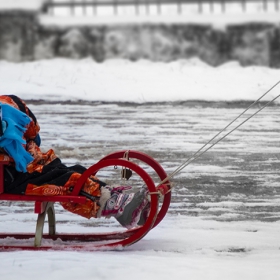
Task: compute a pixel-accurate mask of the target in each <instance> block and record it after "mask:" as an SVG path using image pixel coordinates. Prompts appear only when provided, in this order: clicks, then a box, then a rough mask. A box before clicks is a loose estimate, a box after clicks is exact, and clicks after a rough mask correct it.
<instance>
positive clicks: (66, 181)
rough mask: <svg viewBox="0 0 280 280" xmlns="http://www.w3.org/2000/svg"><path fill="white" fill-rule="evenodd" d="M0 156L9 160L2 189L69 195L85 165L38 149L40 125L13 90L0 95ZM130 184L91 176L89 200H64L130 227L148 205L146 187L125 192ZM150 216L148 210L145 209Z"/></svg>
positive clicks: (83, 213) (87, 185)
mask: <svg viewBox="0 0 280 280" xmlns="http://www.w3.org/2000/svg"><path fill="white" fill-rule="evenodd" d="M0 107H1V111H2V119H1V120H0V136H1V137H0V160H1V161H3V160H4V161H9V165H5V167H4V191H5V193H11V194H25V195H48V196H49V195H68V194H70V193H71V191H72V190H73V188H74V186H75V184H76V182H77V180H78V179H79V178H80V176H81V174H82V173H83V172H84V171H85V170H86V168H85V167H83V166H81V165H75V166H71V167H67V166H65V165H64V164H62V163H61V160H60V159H59V158H58V157H57V156H56V155H55V153H54V151H53V150H52V149H51V150H49V151H47V152H46V153H43V152H42V151H41V149H40V143H41V139H40V135H39V130H40V126H39V124H38V122H37V119H36V117H35V116H34V114H33V113H32V112H31V110H30V109H29V108H28V107H27V106H26V104H25V102H24V101H22V100H21V99H20V98H19V97H17V96H14V95H1V96H0ZM125 189H126V187H115V188H112V187H110V186H108V185H106V183H104V182H102V181H100V180H99V179H98V178H97V177H95V176H91V177H90V178H88V179H87V180H86V182H85V183H84V186H83V188H82V192H81V195H83V194H84V195H86V197H87V201H86V203H85V204H78V203H72V202H61V205H62V206H63V207H64V208H65V209H66V210H68V211H70V212H73V213H75V214H78V215H81V216H83V217H86V218H88V219H89V218H91V217H94V218H98V217H115V218H116V219H117V220H118V221H119V223H120V224H121V225H122V226H124V227H127V228H132V227H134V226H136V225H137V224H139V220H140V218H141V223H143V222H144V220H143V219H142V218H143V214H144V212H147V209H149V201H148V198H147V189H146V188H142V189H140V190H139V191H138V192H136V193H135V194H134V193H131V194H127V193H125V192H124V190H125ZM145 216H146V215H145Z"/></svg>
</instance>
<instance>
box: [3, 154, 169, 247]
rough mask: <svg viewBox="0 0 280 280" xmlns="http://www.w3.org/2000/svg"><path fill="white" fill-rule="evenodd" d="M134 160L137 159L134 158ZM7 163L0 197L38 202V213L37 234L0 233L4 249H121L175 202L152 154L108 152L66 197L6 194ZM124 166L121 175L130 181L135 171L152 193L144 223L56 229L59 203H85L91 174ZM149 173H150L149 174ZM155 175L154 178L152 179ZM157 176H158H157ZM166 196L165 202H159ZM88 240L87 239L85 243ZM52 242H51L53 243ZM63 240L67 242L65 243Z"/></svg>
mask: <svg viewBox="0 0 280 280" xmlns="http://www.w3.org/2000/svg"><path fill="white" fill-rule="evenodd" d="M132 160H133V161H132ZM5 164H7V163H6V162H0V200H5V201H18V202H32V201H33V202H34V213H35V214H38V217H37V225H36V230H35V234H34V233H0V240H1V241H0V242H1V243H0V250H86V251H94V250H103V249H105V250H106V249H119V248H123V247H126V246H129V245H131V244H133V243H135V242H137V241H139V240H140V239H142V238H143V237H144V236H145V235H146V234H147V233H148V232H149V231H150V230H151V229H152V228H154V227H155V226H157V225H158V224H159V223H160V222H161V220H162V219H163V218H164V216H165V214H166V212H167V210H168V208H169V205H170V201H171V192H170V186H169V182H168V181H166V182H164V184H160V185H158V186H157V185H156V184H155V181H157V180H159V181H163V180H164V179H166V178H167V174H166V172H165V171H164V169H163V168H162V167H161V166H160V164H159V163H158V162H157V161H156V160H154V159H153V158H152V157H150V156H148V155H147V154H144V153H142V152H138V151H117V152H114V153H112V154H109V155H107V156H106V157H104V158H103V159H101V160H100V161H99V162H97V163H96V164H94V165H92V166H91V167H89V168H88V169H87V170H86V171H85V172H84V173H83V175H82V176H81V177H80V179H79V180H78V182H77V183H76V185H75V186H74V189H73V191H72V193H71V195H67V196H66V195H63V196H31V195H15V194H6V193H4V186H3V185H4V179H3V167H4V165H5ZM140 164H141V165H144V167H141V166H140ZM118 167H121V172H120V173H121V177H122V179H124V180H128V179H129V177H130V176H131V174H132V172H133V176H134V174H137V175H138V177H137V181H139V179H141V181H142V184H145V185H146V186H147V188H148V190H149V195H150V211H149V215H148V218H147V220H146V222H145V223H144V224H143V226H138V227H135V228H133V229H130V230H125V231H118V232H116V231H114V232H109V233H90V234H88V233H80V234H79V233H73V234H69V233H58V232H57V231H56V220H55V209H54V203H55V202H75V203H85V201H86V199H87V198H86V197H85V196H82V195H80V191H81V189H82V186H83V184H84V183H85V181H86V180H87V178H88V177H89V176H91V175H96V174H97V173H98V172H99V171H101V170H103V169H105V168H106V169H108V168H109V169H111V170H114V171H115V169H118ZM146 170H147V171H146ZM148 172H149V173H148ZM152 177H153V179H152ZM154 177H155V179H154ZM159 197H162V201H159ZM46 216H47V218H48V234H43V228H44V223H45V219H46ZM9 238H13V239H15V240H25V239H31V238H34V245H32V246H31V245H23V244H21V245H8V244H7V243H8V242H6V241H7V240H9ZM42 240H54V241H55V240H61V241H63V242H60V244H52V245H42ZM85 241H87V242H86V243H85ZM49 243H51V242H49ZM53 243H54V242H53ZM61 243H63V244H62V245H61Z"/></svg>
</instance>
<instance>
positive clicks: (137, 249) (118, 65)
mask: <svg viewBox="0 0 280 280" xmlns="http://www.w3.org/2000/svg"><path fill="white" fill-rule="evenodd" d="M279 79H280V69H270V68H266V67H256V66H250V67H241V66H240V65H239V64H238V63H236V62H229V63H227V64H224V65H221V66H219V67H216V68H214V67H210V66H209V65H206V64H205V63H203V62H202V61H200V60H198V59H196V58H193V59H189V60H180V61H176V62H171V63H159V62H158V63H155V62H150V61H145V60H142V61H138V62H130V61H126V60H118V59H113V60H108V61H106V62H104V63H101V64H100V63H96V62H95V61H93V60H92V59H90V58H88V59H83V60H69V59H61V58H58V59H53V60H42V61H35V62H24V63H10V62H6V61H1V62H0V81H1V88H0V93H1V94H16V95H18V96H20V97H21V98H22V99H24V100H29V101H30V102H31V101H32V100H37V101H38V100H43V102H42V104H43V105H40V106H38V108H39V107H40V109H36V108H37V107H36V104H35V103H32V105H31V108H32V110H33V111H34V112H35V113H36V112H42V116H40V117H38V119H39V122H40V124H41V127H42V138H43V143H44V139H46V142H47V146H48V145H54V148H55V146H56V145H57V146H62V145H63V146H64V147H68V150H67V149H64V150H63V151H62V152H61V156H65V157H66V160H67V163H75V160H76V159H77V158H76V154H78V153H79V152H81V150H78V149H79V148H80V149H82V148H83V147H79V143H78V140H79V139H80V141H82V142H83V146H84V145H86V140H85V139H84V138H82V135H83V133H86V134H87V135H88V136H89V137H92V138H94V135H91V136H90V132H89V129H90V125H92V124H90V122H89V119H90V116H91V115H90V107H86V106H84V107H81V110H83V108H84V110H85V111H83V117H84V119H83V120H84V123H83V122H78V120H77V118H78V117H79V113H81V112H80V111H79V110H80V109H79V108H80V107H75V108H76V110H77V111H75V112H71V111H68V107H67V105H65V104H67V102H66V101H67V100H68V101H72V102H77V103H78V101H80V102H84V103H85V104H86V103H87V102H88V103H90V102H93V104H96V106H99V105H98V104H99V102H102V101H103V102H105V105H102V103H101V105H100V106H101V107H98V108H100V109H102V111H101V112H102V114H101V115H100V116H99V117H100V122H101V124H105V125H104V126H102V125H96V124H95V125H94V127H95V128H94V129H96V132H98V133H99V134H98V135H100V137H101V141H102V142H103V141H105V142H106V145H110V143H111V142H112V143H114V145H115V146H113V148H116V147H117V145H118V144H119V146H121V145H123V140H124V138H125V137H126V136H125V135H126V133H128V131H126V127H122V125H121V124H119V123H114V122H113V123H112V124H111V125H110V122H107V121H106V112H108V113H109V112H110V120H112V121H114V116H115V118H117V114H121V111H122V108H117V109H116V107H114V106H117V105H114V104H113V105H111V104H112V102H117V104H126V102H129V103H134V104H138V105H141V104H149V103H153V104H152V105H150V106H157V104H159V102H163V103H164V104H166V105H165V106H167V107H165V110H166V111H164V112H159V113H157V114H158V115H155V114H154V113H153V110H151V109H150V110H145V108H142V107H137V106H134V107H128V109H126V107H123V108H125V110H124V111H125V113H126V114H127V116H128V121H129V120H130V119H129V117H130V116H131V114H132V115H133V118H134V119H136V118H137V112H138V114H139V115H138V118H139V121H140V119H142V118H143V119H147V122H146V124H145V125H146V130H148V124H149V120H151V119H152V118H153V117H154V118H155V117H156V118H157V119H158V118H160V117H161V116H163V115H161V114H163V113H165V112H170V116H169V118H170V120H172V118H173V117H172V116H175V113H174V115H173V111H172V110H174V111H179V112H180V114H181V117H182V118H183V114H184V113H185V112H186V110H184V108H183V107H180V108H179V107H176V106H179V105H180V104H182V103H184V102H190V101H211V102H229V103H234V102H237V101H243V102H247V101H249V102H252V101H254V100H256V99H258V98H259V97H260V96H261V95H263V94H264V93H265V92H266V91H268V90H269V89H270V88H271V87H272V86H273V85H276V83H277V82H278V81H279ZM279 92H280V86H279V85H277V86H276V87H275V88H274V89H273V90H271V91H270V92H269V93H268V94H267V95H266V96H265V97H264V100H266V101H269V100H271V99H273V98H275V97H277V95H278V94H279ZM44 102H45V103H46V104H47V105H44ZM50 103H51V104H53V106H50V105H49V104H50ZM60 103H62V105H61V104H60ZM84 103H83V104H84ZM107 103H108V104H107ZM275 103H276V104H279V100H276V101H275ZM123 106H125V105H123ZM199 106H200V105H199ZM168 108H169V109H168ZM176 108H178V109H177V110H176ZM278 108H279V107H278V106H275V107H273V108H272V109H270V111H271V112H273V110H278ZM40 110H41V111H40ZM106 110H107V111H106ZM115 110H116V111H115ZM137 110H139V111H137ZM168 110H169V111H168ZM204 111H205V110H204V109H203V108H201V109H200V111H198V112H196V113H195V114H194V115H193V119H191V121H192V124H193V123H195V122H199V121H200V118H203V113H204ZM63 112H64V113H65V116H63ZM114 112H115V113H114ZM226 112H227V109H223V112H222V113H223V114H225V115H226ZM234 113H237V112H235V111H234ZM71 114H73V116H72V115H71ZM114 114H115V115H114ZM68 116H69V118H71V117H73V119H74V120H76V121H77V122H74V123H73V125H71V126H63V122H67V118H68ZM278 116H279V114H276V115H275V117H276V118H277V117H278ZM215 118H217V116H216V112H215V110H212V111H211V120H213V121H215ZM232 118H233V116H230V117H229V116H227V119H226V121H227V123H228V122H229V121H230V120H231V119H232ZM271 118H272V119H271V122H273V124H274V125H276V124H277V122H278V123H279V120H275V119H273V117H271ZM104 120H105V121H104ZM175 120H176V119H175ZM259 120H260V122H261V118H260V119H259ZM269 120H270V118H269V116H268V118H267V119H266V122H264V123H262V122H261V123H260V125H259V126H260V127H263V129H264V130H266V129H267V131H268V132H270V133H271V135H272V136H271V139H272V140H273V139H274V140H275V139H276V140H277V137H278V136H277V135H274V134H273V131H274V128H275V129H277V127H276V126H275V127H270V126H269V122H270V121H269ZM180 121H182V120H180ZM188 121H190V119H188V120H186V125H187V124H188ZM218 121H220V120H218ZM209 122H210V121H209ZM78 124H79V125H78ZM216 124H217V123H215V124H214V123H213V130H216V129H217V127H215V125H216ZM114 125H117V126H118V127H117V128H114V127H113V126H114ZM132 125H133V123H131V124H129V126H131V127H132ZM174 126H176V124H175V122H174ZM217 126H218V127H220V123H219V125H217ZM252 126H254V125H252ZM83 127H84V129H83ZM131 127H130V129H132V133H131V134H127V135H129V136H127V137H130V138H131V139H130V141H135V142H138V147H141V145H142V142H141V141H142V140H141V138H140V134H141V135H142V137H143V146H142V147H145V148H147V149H149V150H153V149H154V150H155V151H157V152H160V151H162V149H163V148H164V147H165V148H167V147H169V148H170V147H171V148H174V149H178V152H181V153H184V152H186V151H188V152H189V151H190V150H192V152H195V151H196V150H197V149H198V148H199V147H200V145H198V143H199V142H200V141H202V142H204V141H206V139H204V138H206V136H209V135H203V136H202V134H203V130H204V127H203V126H202V127H201V128H200V130H197V131H196V134H194V137H195V139H193V140H189V141H190V142H192V141H193V142H192V145H191V146H190V145H184V143H183V140H184V139H183V138H180V137H182V135H184V134H183V133H184V132H180V137H177V136H176V134H175V133H176V131H174V130H172V127H168V129H170V134H167V135H166V137H167V138H166V137H164V135H161V134H160V133H158V135H159V138H155V137H156V136H154V137H152V136H151V135H150V134H149V133H147V136H145V128H144V127H143V128H140V129H141V133H140V134H137V133H136V132H137V127H134V129H133V128H131ZM139 127H140V126H139ZM222 127H223V126H222ZM222 127H221V128H222ZM110 129H113V131H114V133H115V134H114V136H116V137H117V139H115V138H114V137H112V135H110V131H112V130H110ZM127 129H128V128H127ZM118 130H120V131H119V132H118ZM252 130H254V127H253V129H252ZM58 132H59V135H58ZM133 133H135V136H134V137H135V138H136V139H133ZM153 133H154V135H156V134H157V131H156V130H155V131H153ZM178 133H179V132H178ZM200 133H201V135H200ZM53 134H55V135H56V136H53ZM63 135H64V136H63ZM75 135H78V136H77V137H76V136H75ZM80 135H81V136H80ZM79 137H80V138H79ZM145 137H147V138H145ZM184 137H189V138H190V139H191V138H192V137H191V136H190V135H184ZM201 137H204V138H203V139H201ZM78 138H79V139H78ZM155 139H157V141H155ZM208 140H209V139H208ZM247 140H248V142H250V143H249V144H248V145H249V146H250V147H251V149H252V150H249V152H248V154H246V153H245V152H244V157H245V156H249V154H250V152H253V149H254V144H255V142H254V141H256V142H257V140H258V139H257V134H255V135H254V137H252V138H249V139H248V138H247ZM276 140H275V141H276ZM71 141H73V143H74V150H71V149H70V147H71ZM161 141H162V142H161ZM172 141H173V142H172ZM195 142H196V143H195ZM43 145H44V144H43ZM95 147H96V146H94V147H93V148H92V149H95ZM162 147H163V148H162ZM45 148H49V147H45ZM226 149H229V150H231V149H232V152H233V153H234V152H235V149H237V150H239V149H240V150H241V151H242V149H244V146H242V145H241V146H237V147H236V146H231V143H230V142H229V143H227V144H226ZM240 150H239V152H240ZM77 151H78V152H77ZM266 152H267V153H268V154H270V155H271V161H273V160H275V159H274V158H273V151H271V150H270V149H269V147H267V149H266ZM98 156H99V155H96V157H97V158H96V159H95V160H98ZM178 161H179V160H178ZM240 161H242V159H240ZM83 163H86V164H88V163H89V162H88V160H85V161H84V162H83ZM164 167H168V168H167V169H168V171H169V170H171V167H170V166H168V156H167V155H166V162H165V163H164ZM196 168H198V167H197V166H194V167H191V172H190V176H194V177H193V179H195V176H200V174H203V173H205V172H209V170H210V172H211V171H212V172H213V173H215V172H217V173H220V172H221V174H225V175H220V176H221V177H220V180H221V183H222V181H224V182H225V181H227V180H230V178H228V176H227V174H226V173H222V172H224V171H225V170H226V168H227V167H226V166H223V163H221V166H219V167H218V166H213V165H211V161H210V162H209V165H206V164H205V165H204V166H200V167H199V168H200V169H199V170H195V169H196ZM192 171H195V173H192ZM236 172H238V171H236ZM261 172H262V170H260V173H261ZM185 174H186V176H189V175H188V174H189V173H185ZM192 174H194V175H192ZM256 174H257V173H256ZM274 176H277V175H275V174H274ZM273 178H274V179H275V180H276V178H277V177H271V179H272V181H271V182H269V183H272V184H273ZM276 182H279V181H277V180H276ZM266 183H267V182H264V184H266ZM274 187H275V188H279V183H276V184H275V185H274ZM181 194H182V197H184V196H183V194H184V190H183V189H182V192H181ZM179 195H180V194H177V193H176V199H178V197H179ZM194 195H199V194H195V192H194ZM246 199H247V197H246V195H243V196H242V195H241V194H237V193H235V194H232V196H231V197H230V198H229V201H228V202H227V203H226V204H221V203H216V204H215V207H216V210H217V211H219V209H223V211H228V212H227V213H224V217H227V219H224V220H217V219H214V218H213V216H212V215H210V214H209V216H207V217H205V216H203V215H200V214H199V211H198V212H197V213H198V214H197V215H196V216H195V215H188V211H186V212H181V211H178V212H176V207H175V206H174V207H173V208H172V207H171V208H172V212H170V213H167V215H166V217H165V218H164V220H163V221H162V222H161V223H160V224H159V225H158V226H157V227H156V228H154V229H153V230H152V231H150V232H149V233H148V234H147V235H146V236H145V237H144V239H142V240H140V241H139V242H137V243H136V244H134V245H132V246H130V247H128V248H125V249H123V250H117V251H98V252H75V251H67V252H65V251H62V252H57V251H55V252H52V251H48V252H28V251H16V252H1V253H0V278H1V279H3V280H15V279H20V280H30V279H37V278H40V279H42V280H44V279H53V280H60V279H68V280H72V279H73V280H74V279H77V278H80V279H83V280H85V279H102V280H103V279H116V280H118V279H122V280H123V279H135V280H138V279H139V280H140V279H144V278H145V279H159V280H164V279H170V277H174V278H176V279H192V280H202V279H203V280H204V279H209V280H211V279H213V280H214V279H215V280H217V279H218V280H219V279H227V280H231V279H232V280H237V279H246V280H251V279H252V280H257V279H260V280H263V279H272V280H277V279H280V274H279V272H280V268H279V263H280V239H279V232H280V219H279V216H277V213H276V214H275V217H274V220H273V221H271V222H267V221H262V220H256V219H254V220H250V219H244V220H241V219H239V218H238V219H234V218H232V217H233V216H235V215H236V212H235V211H234V209H235V208H236V207H238V206H239V204H244V205H245V203H246ZM239 201H242V202H239ZM253 202H255V203H256V204H255V205H254V206H253V207H257V205H258V204H257V203H258V202H259V203H261V202H260V201H257V200H255V201H253V200H252V201H250V203H253ZM174 203H175V201H174ZM176 203H179V202H176ZM267 203H269V201H267ZM274 203H275V204H274V206H273V207H277V205H279V198H278V200H277V198H275V201H274ZM171 204H172V202H171ZM181 204H182V205H183V207H184V208H186V209H187V208H188V201H187V200H185V199H184V200H183V201H182V202H181ZM201 204H202V205H203V207H208V206H209V205H208V204H207V203H206V202H203V201H202V202H201ZM0 205H1V214H0V228H1V232H4V231H8V232H9V231H12V232H32V231H34V229H35V223H36V221H35V220H36V217H35V214H33V213H32V212H33V205H28V206H22V205H21V204H14V203H12V204H8V203H3V202H0ZM211 205H212V206H213V204H211ZM197 207H200V205H199V204H198V205H197ZM22 209H24V211H23V210H22ZM225 209H226V210H225ZM57 210H58V214H57V221H58V224H59V231H60V232H71V233H73V232H92V231H110V230H111V229H113V230H115V229H116V228H117V223H116V222H115V221H113V220H109V221H103V220H101V221H97V220H94V221H91V222H90V223H92V227H91V226H89V222H87V221H86V222H82V221H83V220H81V219H80V218H79V217H76V216H74V215H72V214H70V213H66V212H65V211H63V210H62V209H61V208H60V207H59V205H58V206H57ZM193 211H196V210H195V209H193ZM9 241H10V240H7V241H4V242H9ZM26 242H27V241H26Z"/></svg>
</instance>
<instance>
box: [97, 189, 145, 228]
mask: <svg viewBox="0 0 280 280" xmlns="http://www.w3.org/2000/svg"><path fill="white" fill-rule="evenodd" d="M130 188H131V187H116V188H110V187H108V186H106V187H102V188H101V198H100V201H99V203H100V206H101V209H100V214H99V216H101V217H107V218H109V217H115V218H116V219H117V221H118V222H119V223H120V224H121V225H122V226H124V227H126V228H133V227H135V226H136V225H137V224H138V222H139V220H140V217H141V214H142V211H143V210H144V209H147V206H148V205H149V200H148V197H147V193H148V191H147V188H142V189H140V190H139V191H138V192H136V193H130V194H127V193H125V192H124V191H125V190H127V189H130ZM146 218H147V215H145V218H144V219H143V218H142V221H141V224H144V223H145V221H146Z"/></svg>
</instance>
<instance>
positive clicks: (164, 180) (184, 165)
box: [157, 80, 280, 186]
mask: <svg viewBox="0 0 280 280" xmlns="http://www.w3.org/2000/svg"><path fill="white" fill-rule="evenodd" d="M279 83H280V80H279V81H278V82H277V83H276V84H275V85H273V86H272V87H271V88H270V89H269V90H267V91H266V92H265V93H264V94H263V95H262V96H261V97H260V98H258V99H257V100H256V101H254V102H253V103H252V104H251V105H250V106H249V107H248V108H246V109H245V110H244V111H243V112H242V113H241V114H240V115H238V116H237V117H236V118H235V119H234V120H232V121H231V122H230V123H229V124H228V125H227V126H225V127H224V128H223V129H222V130H220V131H219V132H218V133H217V134H216V135H215V136H214V137H212V138H211V139H210V140H209V141H208V142H207V143H206V144H204V145H203V146H202V147H201V148H200V149H199V150H198V151H197V152H195V153H194V154H193V155H192V156H191V157H189V158H188V159H187V160H186V161H185V162H184V163H183V164H181V165H180V166H179V167H178V168H177V169H176V170H174V171H173V172H172V173H171V174H170V175H168V176H167V177H166V178H165V179H163V180H162V181H161V182H160V183H159V184H158V185H157V186H160V185H162V184H164V183H165V182H166V181H168V180H170V179H171V178H173V177H174V176H175V175H176V174H178V173H179V172H180V171H181V170H182V169H184V168H185V167H186V166H188V165H189V164H190V163H191V162H193V161H194V160H196V159H197V158H199V157H200V156H202V155H203V154H204V153H206V152H207V151H208V150H209V149H211V148H212V147H214V146H215V145H216V144H218V143H219V142H220V141H222V140H223V139H224V138H226V137H227V136H228V135H229V134H231V133H232V132H234V131H235V130H237V129H238V128H239V127H240V126H241V125H243V124H244V123H246V122H247V121H248V120H250V119H251V118H252V117H254V116H255V115H256V114H258V113H259V112H260V111H262V110H263V109H264V108H266V107H267V106H268V105H269V104H271V103H272V102H274V101H275V100H276V99H277V98H278V97H279V96H280V94H279V95H277V96H276V97H275V98H273V99H272V100H270V101H268V102H267V103H266V104H265V105H264V106H263V107H261V108H260V109H259V110H257V111H256V112H255V113H253V114H252V115H251V116H249V117H248V118H247V119H245V120H244V121H243V122H241V123H240V124H239V125H237V126H236V127H235V128H233V129H232V130H230V131H229V132H228V133H226V134H225V135H224V136H222V137H221V138H220V139H218V140H217V141H216V142H214V143H213V144H211V145H210V146H209V147H208V148H207V149H205V150H204V151H202V150H203V148H205V147H206V146H207V145H208V144H209V143H210V142H212V141H213V140H214V139H216V138H217V137H218V136H219V135H220V134H221V133H222V132H223V131H225V130H226V129H227V128H228V127H229V126H230V125H232V124H233V123H234V122H235V121H236V120H237V119H239V118H240V117H241V116H242V115H244V114H245V113H246V112H247V111H248V110H249V109H250V108H251V107H252V106H254V105H255V104H256V103H257V102H259V101H260V100H261V99H262V98H263V97H264V96H265V95H267V94H268V93H269V92H270V91H271V90H272V89H274V88H275V87H276V86H277V85H278V84H279ZM200 152H201V153H200Z"/></svg>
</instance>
